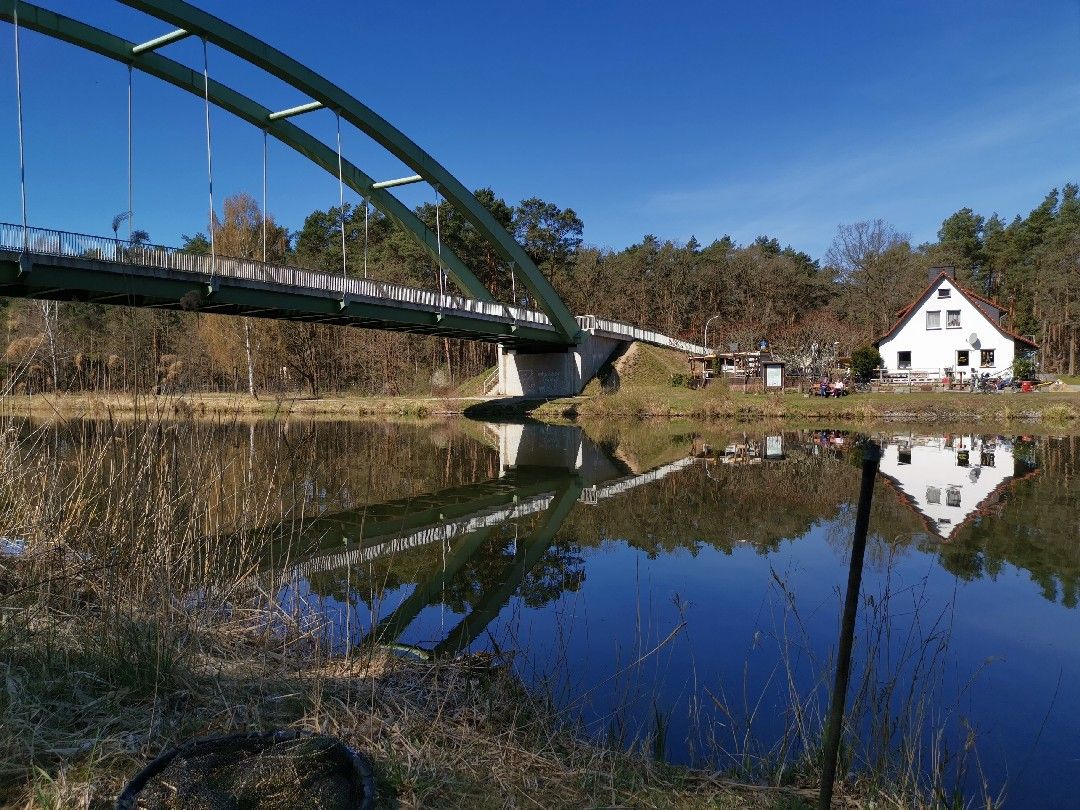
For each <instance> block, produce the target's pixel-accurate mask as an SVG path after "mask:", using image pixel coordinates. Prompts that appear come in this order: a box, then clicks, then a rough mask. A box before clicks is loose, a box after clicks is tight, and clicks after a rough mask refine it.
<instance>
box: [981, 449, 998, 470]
mask: <svg viewBox="0 0 1080 810" xmlns="http://www.w3.org/2000/svg"><path fill="white" fill-rule="evenodd" d="M994 461H995V459H994V454H993V453H988V452H986V451H985V450H983V451H982V452H981V453H979V463H980V464H981V465H982V466H984V467H993V466H994Z"/></svg>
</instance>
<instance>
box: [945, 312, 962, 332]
mask: <svg viewBox="0 0 1080 810" xmlns="http://www.w3.org/2000/svg"><path fill="white" fill-rule="evenodd" d="M945 328H946V329H959V328H960V310H958V309H950V310H949V311H948V312H947V313H946V314H945Z"/></svg>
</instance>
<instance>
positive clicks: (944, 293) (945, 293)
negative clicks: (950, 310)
mask: <svg viewBox="0 0 1080 810" xmlns="http://www.w3.org/2000/svg"><path fill="white" fill-rule="evenodd" d="M950 295H952V290H950V289H949V288H948V287H941V288H939V289H938V291H937V297H938V298H948V297H949V296H950Z"/></svg>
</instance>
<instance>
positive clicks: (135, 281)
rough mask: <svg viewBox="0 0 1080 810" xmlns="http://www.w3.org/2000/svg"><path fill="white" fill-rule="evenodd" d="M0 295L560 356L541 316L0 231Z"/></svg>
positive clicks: (650, 339)
mask: <svg viewBox="0 0 1080 810" xmlns="http://www.w3.org/2000/svg"><path fill="white" fill-rule="evenodd" d="M0 295H8V296H13V297H22V298H47V299H52V300H62V301H64V300H66V301H87V302H94V303H103V304H121V305H127V306H138V307H151V308H161V309H183V310H198V311H201V312H210V313H218V314H230V315H248V316H253V317H264V318H276V319H281V320H292V321H302V322H312V323H327V324H335V325H339V326H357V327H363V328H370V329H387V330H396V331H403V332H416V333H420V334H430V335H439V336H443V337H456V338H465V339H469V340H480V341H487V342H492V343H499V344H502V345H504V346H508V347H512V348H534V349H543V348H549V349H552V350H557V349H559V348H560V347H565V346H566V342H565V339H564V338H562V337H561V336H560V335H559V334H558V333H557V331H556V330H555V328H554V327H553V326H552V324H551V321H550V319H549V318H548V317H547V315H545V314H544V313H543V312H540V311H538V310H534V309H527V308H524V307H514V306H509V305H507V304H500V303H494V302H487V301H479V300H476V299H473V298H466V297H463V296H457V295H446V294H442V293H439V292H435V291H433V290H424V289H419V288H416V287H408V286H405V285H402V284H391V283H388V282H384V281H374V280H370V279H362V278H356V277H353V276H345V275H334V274H330V273H322V272H316V271H312V270H304V269H301V268H297V267H290V266H287V265H277V264H266V263H263V262H259V261H254V260H250V259H236V258H231V257H226V256H210V255H207V254H196V253H188V252H185V251H182V250H179V249H177V248H169V247H164V246H161V245H146V244H132V243H130V242H127V241H124V240H121V239H114V238H109V237H103V236H90V235H87V234H76V233H68V232H65V231H56V230H48V229H44V228H28V229H26V231H25V232H24V230H23V228H22V226H20V225H11V224H7V223H0ZM577 321H578V325H579V326H580V327H581V329H582V330H584V331H586V332H589V333H591V334H597V335H601V336H604V337H610V338H614V339H616V340H625V341H633V340H639V341H643V342H646V343H652V344H654V345H659V346H665V347H669V348H674V349H679V350H681V351H687V352H693V353H700V352H701V351H702V347H700V346H695V345H694V344H691V343H687V342H686V341H681V340H676V339H673V338H670V337H667V336H666V335H662V334H660V333H658V332H652V331H649V330H644V329H639V328H637V327H632V326H628V325H627V324H621V323H618V322H615V321H608V320H603V319H599V318H596V317H594V316H591V315H584V316H579V317H578V319H577Z"/></svg>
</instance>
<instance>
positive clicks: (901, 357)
mask: <svg viewBox="0 0 1080 810" xmlns="http://www.w3.org/2000/svg"><path fill="white" fill-rule="evenodd" d="M896 367H897V368H911V352H897V353H896Z"/></svg>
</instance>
